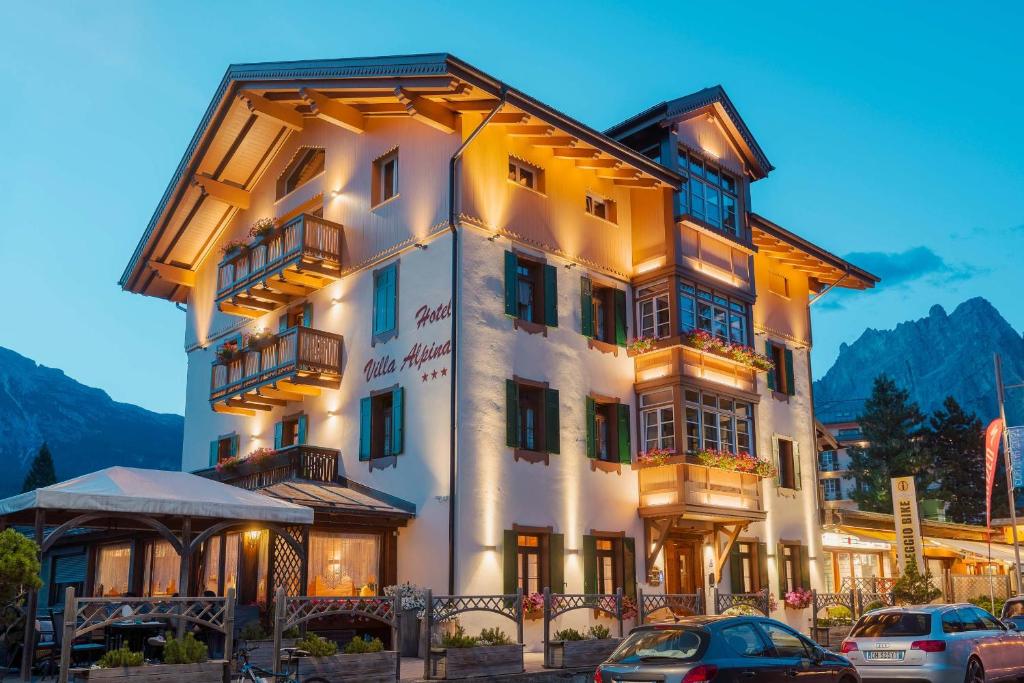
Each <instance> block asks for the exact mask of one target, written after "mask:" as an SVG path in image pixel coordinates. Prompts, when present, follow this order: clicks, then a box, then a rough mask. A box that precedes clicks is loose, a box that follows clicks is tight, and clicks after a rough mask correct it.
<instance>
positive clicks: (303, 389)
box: [274, 380, 321, 396]
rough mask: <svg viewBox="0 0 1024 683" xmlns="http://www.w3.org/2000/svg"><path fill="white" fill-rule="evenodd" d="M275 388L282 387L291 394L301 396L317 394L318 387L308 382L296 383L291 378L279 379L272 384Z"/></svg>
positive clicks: (318, 393)
mask: <svg viewBox="0 0 1024 683" xmlns="http://www.w3.org/2000/svg"><path fill="white" fill-rule="evenodd" d="M274 388H275V389H282V390H284V391H287V392H289V393H292V394H302V395H303V396H319V395H320V393H321V392H320V387H314V386H309V385H308V384H296V383H295V382H293V381H292V380H280V381H279V382H277V383H276V384H275V385H274Z"/></svg>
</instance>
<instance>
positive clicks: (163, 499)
mask: <svg viewBox="0 0 1024 683" xmlns="http://www.w3.org/2000/svg"><path fill="white" fill-rule="evenodd" d="M32 510H45V511H46V512H47V519H48V521H49V522H50V523H52V522H56V521H58V520H59V519H60V517H62V516H67V514H68V513H70V514H72V515H74V514H81V513H87V512H108V513H117V514H121V515H140V516H150V515H169V516H173V517H196V518H210V519H238V520H248V521H254V522H272V523H278V524H312V523H313V510H311V509H310V508H308V507H305V506H302V505H298V504H295V503H292V502H289V501H286V500H281V499H278V498H272V497H268V496H262V495H260V494H258V493H255V492H253V491H246V490H245V489H241V488H238V487H237V486H230V485H228V484H222V483H220V482H217V481H213V480H211V479H206V478H204V477H197V476H196V475H194V474H189V473H188V472H167V471H164V470H147V469H142V468H137V467H108V468H106V469H103V470H99V471H98V472H92V473H90V474H84V475H82V476H80V477H75V478H74V479H69V480H68V481H63V482H60V483H59V484H53V485H52V486H45V487H43V488H39V489H36V490H35V491H29V492H27V493H22V494H21V495H18V496H13V497H11V498H6V499H4V500H0V516H10V517H12V518H14V519H17V518H18V517H19V516H20V517H24V516H25V514H26V513H28V512H29V511H32ZM26 521H27V520H26Z"/></svg>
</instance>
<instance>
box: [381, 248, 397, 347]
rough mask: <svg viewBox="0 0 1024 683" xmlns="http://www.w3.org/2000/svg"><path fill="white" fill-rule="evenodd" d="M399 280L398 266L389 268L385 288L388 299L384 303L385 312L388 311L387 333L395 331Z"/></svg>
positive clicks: (386, 318) (386, 319)
mask: <svg viewBox="0 0 1024 683" xmlns="http://www.w3.org/2000/svg"><path fill="white" fill-rule="evenodd" d="M397 280H398V266H397V264H396V265H392V266H391V267H390V268H388V269H387V272H386V274H385V282H386V285H387V286H386V287H385V290H384V293H385V297H386V298H385V301H384V303H385V308H384V310H385V311H386V313H387V315H386V316H385V320H384V322H385V325H387V327H386V328H385V331H386V332H390V331H391V330H393V329H395V307H396V305H397V303H398V282H397Z"/></svg>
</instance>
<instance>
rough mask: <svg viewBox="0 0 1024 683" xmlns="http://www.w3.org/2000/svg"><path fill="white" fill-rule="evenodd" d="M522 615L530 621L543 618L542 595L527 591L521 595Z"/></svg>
mask: <svg viewBox="0 0 1024 683" xmlns="http://www.w3.org/2000/svg"><path fill="white" fill-rule="evenodd" d="M523 617H524V618H525V619H528V620H530V621H534V620H536V619H543V618H544V596H543V595H542V594H540V593H527V594H526V595H524V596H523Z"/></svg>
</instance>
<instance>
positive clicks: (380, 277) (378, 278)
mask: <svg viewBox="0 0 1024 683" xmlns="http://www.w3.org/2000/svg"><path fill="white" fill-rule="evenodd" d="M383 331H384V273H383V272H377V273H374V274H373V333H374V334H380V333H381V332H383Z"/></svg>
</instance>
